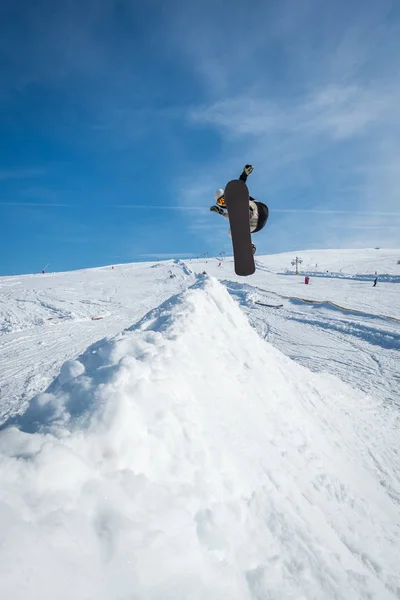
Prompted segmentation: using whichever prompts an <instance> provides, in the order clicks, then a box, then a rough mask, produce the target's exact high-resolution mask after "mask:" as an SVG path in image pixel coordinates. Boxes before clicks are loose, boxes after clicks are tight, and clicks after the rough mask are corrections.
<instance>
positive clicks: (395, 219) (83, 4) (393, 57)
mask: <svg viewBox="0 0 400 600" xmlns="http://www.w3.org/2000/svg"><path fill="white" fill-rule="evenodd" d="M399 64H400V9H399V4H398V2H395V1H393V2H392V1H389V0H379V1H377V0H370V1H369V2H365V1H364V0H353V1H352V2H348V0H346V1H344V0H337V1H336V2H335V3H333V2H330V3H328V2H320V1H319V0H302V1H301V2H299V1H298V0H279V1H278V0H277V1H275V0H271V1H269V2H266V1H264V0H263V1H257V0H256V1H255V2H252V3H249V2H247V1H243V2H242V1H237V0H231V1H230V2H227V1H226V0H224V1H222V0H212V1H211V0H202V1H201V2H200V1H198V0H193V1H192V2H187V1H183V0H179V1H175V0H171V1H170V2H164V1H158V0H146V2H134V1H131V2H127V1H124V0H114V1H111V0H110V1H109V0H88V1H85V0H80V1H74V0H70V1H66V0H60V1H59V2H57V3H55V2H53V1H45V0H37V1H36V2H34V3H32V2H27V1H25V2H24V1H23V0H22V2H19V3H15V2H11V0H5V1H4V2H2V3H1V7H0V69H1V80H0V117H1V118H0V274H14V273H27V272H37V271H40V270H41V269H42V268H43V267H44V266H45V265H47V263H49V267H48V269H49V270H66V269H75V268H81V267H90V266H95V265H102V264H112V263H118V262H126V261H136V260H151V259H153V258H157V257H159V258H164V257H173V256H190V255H194V256H198V255H200V254H202V253H204V252H208V253H210V254H217V253H218V252H220V251H222V250H224V251H225V252H227V253H229V252H230V248H231V246H230V244H231V242H230V239H229V237H228V236H227V234H226V231H227V223H226V221H225V220H224V219H221V218H220V217H219V216H218V215H216V214H212V213H210V212H209V207H210V205H211V204H212V203H213V192H214V190H215V189H216V188H218V187H223V186H224V185H225V183H226V182H227V181H228V180H229V179H231V178H233V177H237V176H238V175H239V174H240V172H241V169H242V167H243V165H244V164H245V163H247V162H251V163H253V164H255V166H256V169H255V171H254V173H253V174H252V175H251V179H249V188H250V193H251V194H252V195H253V196H255V197H256V198H257V199H259V200H261V201H263V202H266V203H267V204H268V206H269V208H270V219H269V222H268V224H267V226H266V228H265V229H264V230H263V231H262V232H260V233H258V234H256V236H254V241H255V243H256V245H257V249H258V252H259V253H264V252H265V253H267V252H281V251H289V250H296V249H304V248H326V247H331V248H332V247H333V248H334V247H341V248H344V247H375V246H382V247H383V246H386V247H388V246H392V247H399V246H400V77H399V75H400V73H399Z"/></svg>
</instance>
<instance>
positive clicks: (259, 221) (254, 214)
mask: <svg viewBox="0 0 400 600" xmlns="http://www.w3.org/2000/svg"><path fill="white" fill-rule="evenodd" d="M239 179H241V180H242V181H244V183H246V180H247V175H246V173H245V172H244V171H243V173H242V174H241V176H240V177H239ZM249 200H250V202H249V205H250V232H251V233H257V231H260V229H262V228H263V227H264V225H265V223H266V222H267V220H268V215H269V211H268V206H267V205H266V204H263V203H262V202H258V201H257V200H255V199H254V198H253V197H252V196H250V197H249Z"/></svg>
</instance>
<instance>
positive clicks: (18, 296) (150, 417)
mask: <svg viewBox="0 0 400 600" xmlns="http://www.w3.org/2000/svg"><path fill="white" fill-rule="evenodd" d="M301 255H302V256H304V257H305V260H304V263H303V267H307V268H309V267H311V266H314V268H315V264H316V263H318V265H319V266H320V268H321V269H322V270H321V272H320V273H321V276H320V277H315V278H312V279H311V285H309V286H305V285H304V284H302V281H304V278H303V277H300V276H299V277H295V276H293V275H290V274H289V275H288V274H284V275H280V274H279V273H283V272H284V268H285V265H286V264H287V263H288V262H289V261H288V259H289V256H290V258H293V257H292V255H291V254H290V255H275V256H271V257H261V258H258V259H257V272H256V274H255V275H254V276H252V277H251V278H246V279H245V278H239V277H237V276H236V275H235V274H234V272H233V265H232V261H231V260H230V259H225V261H224V262H223V264H222V266H221V267H218V261H216V260H213V259H208V260H207V261H204V260H203V261H202V260H197V261H180V260H175V261H167V262H164V263H156V264H154V263H141V264H135V265H116V266H115V268H114V269H111V268H110V267H104V268H99V269H91V270H90V269H89V270H84V271H77V272H72V273H60V274H48V275H45V276H42V275H32V276H21V277H3V278H0V353H1V357H2V358H1V361H0V423H1V422H3V425H2V427H1V428H0V429H1V430H0V597H1V598H7V599H8V598H13V599H14V598H15V600H22V599H24V600H25V599H26V598H28V597H29V598H30V599H32V600H35V599H36V598H37V599H39V598H40V599H41V600H47V599H49V600H50V599H51V600H53V599H54V598H57V599H60V600H64V599H65V600H66V599H70V598H74V599H76V600H81V599H82V600H84V599H85V600H87V599H88V598H96V600H106V599H107V600H108V599H110V598H118V599H119V600H125V599H126V600H128V599H129V600H139V599H140V600H147V599H148V600H156V599H157V600H161V599H162V600H164V599H166V598H171V599H174V600H175V599H177V600H180V599H182V600H183V599H186V598H194V599H195V600H197V599H199V600H200V599H205V598H207V600H209V599H213V600H219V599H222V598H224V599H225V598H231V599H234V600H236V599H237V600H250V599H251V600H272V599H275V598H276V599H278V598H279V599H284V600H285V599H288V600H289V599H290V600H292V599H294V598H296V599H298V598H307V599H313V600H314V599H315V600H317V599H318V600H319V599H325V598H326V599H328V598H329V599H335V600H337V599H343V600H348V599H353V598H354V599H359V598H362V599H365V600H367V599H368V600H370V599H377V600H380V599H389V598H391V599H392V598H400V577H399V573H400V469H399V467H400V464H399V456H398V448H399V412H398V410H399V400H400V393H399V389H400V368H399V363H400V361H399V349H400V320H399V319H400V303H399V301H398V292H396V289H398V286H396V285H395V282H396V277H398V276H399V269H400V266H399V267H395V266H394V265H395V264H396V259H397V256H398V255H400V252H398V251H397V252H396V251H388V250H386V251H371V250H365V251H354V252H352V251H338V252H337V251H335V252H334V251H308V253H301ZM378 265H379V266H378ZM325 267H326V269H325V271H326V270H328V271H329V274H330V276H329V277H328V276H325V275H324V271H323V270H324V268H325ZM377 269H379V271H380V272H382V273H386V274H388V278H387V279H386V281H384V282H381V281H379V283H378V286H377V287H376V288H372V286H371V282H370V281H369V277H368V275H369V274H370V273H371V271H372V273H373V272H374V271H375V270H377ZM396 269H397V270H396ZM204 270H205V271H206V272H207V274H209V275H213V276H215V277H217V278H219V279H220V281H221V283H222V285H220V283H218V281H217V280H216V279H213V278H211V279H210V278H209V277H208V276H202V275H199V274H200V273H202V272H203V271H204ZM196 273H199V274H198V275H196ZM337 275H340V276H337ZM353 275H354V276H355V277H353ZM390 278H391V279H390ZM227 292H228V293H227ZM176 294H177V295H176ZM306 301H313V303H310V302H306ZM256 302H261V303H264V304H271V305H277V304H279V305H280V304H283V306H282V308H273V307H266V306H262V305H259V304H256ZM246 317H247V318H246ZM265 342H268V343H265Z"/></svg>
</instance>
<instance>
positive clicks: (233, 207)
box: [224, 179, 256, 276]
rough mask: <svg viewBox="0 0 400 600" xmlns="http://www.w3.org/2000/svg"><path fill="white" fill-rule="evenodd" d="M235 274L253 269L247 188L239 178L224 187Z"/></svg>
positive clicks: (243, 273)
mask: <svg viewBox="0 0 400 600" xmlns="http://www.w3.org/2000/svg"><path fill="white" fill-rule="evenodd" d="M224 198H225V203H226V207H227V209H228V217H229V224H230V227H231V237H232V246H233V258H234V262H235V273H236V275H242V276H246V275H252V274H253V273H254V272H255V270H256V267H255V264H254V255H253V249H252V244H251V234H250V213H249V190H248V189H247V185H246V184H245V183H244V182H243V181H241V180H240V179H233V180H232V181H229V183H228V184H227V186H226V188H225V194H224Z"/></svg>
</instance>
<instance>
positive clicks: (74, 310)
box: [0, 261, 193, 423]
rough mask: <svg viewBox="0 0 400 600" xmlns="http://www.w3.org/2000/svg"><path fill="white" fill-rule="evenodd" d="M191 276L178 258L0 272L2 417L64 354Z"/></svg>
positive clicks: (48, 377) (41, 383)
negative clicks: (60, 269)
mask: <svg viewBox="0 0 400 600" xmlns="http://www.w3.org/2000/svg"><path fill="white" fill-rule="evenodd" d="M172 274H173V275H174V277H170V275H172ZM192 282H193V276H192V275H191V273H190V271H188V269H187V268H186V267H185V265H184V264H182V263H180V261H176V262H174V263H173V264H168V265H165V264H158V263H155V264H153V263H152V264H148V263H139V264H133V265H118V267H115V268H111V267H103V268H98V269H86V270H82V271H72V272H70V273H49V274H46V275H41V274H40V275H23V276H20V277H0V353H1V357H2V360H0V382H1V383H0V423H1V421H2V420H3V419H4V418H6V417H7V416H9V415H10V414H12V413H14V412H16V411H19V410H21V409H22V410H24V409H25V408H26V406H27V402H28V401H29V400H30V399H31V398H32V396H34V395H35V394H36V393H37V392H39V391H42V390H43V389H44V388H45V387H46V386H47V385H48V384H49V383H50V382H51V381H52V379H53V378H54V377H55V376H56V375H57V373H58V371H59V369H60V367H61V365H62V364H63V362H64V361H65V360H66V359H69V358H71V357H76V356H78V355H79V354H80V353H81V352H83V351H84V350H85V349H86V348H87V347H88V346H89V345H90V344H92V343H93V342H95V341H97V340H99V339H100V338H102V337H104V336H105V335H110V334H114V333H117V332H118V331H121V329H123V328H124V327H127V326H129V325H131V324H132V322H135V321H136V320H137V319H139V318H140V317H142V316H143V315H144V314H145V313H146V312H148V311H149V310H150V309H151V308H153V307H155V306H158V305H159V304H160V302H163V301H164V300H165V299H166V298H169V297H170V296H171V294H174V293H176V292H177V291H180V290H182V289H184V288H185V287H186V286H187V285H189V284H190V283H192ZM21 400H22V402H21Z"/></svg>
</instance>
